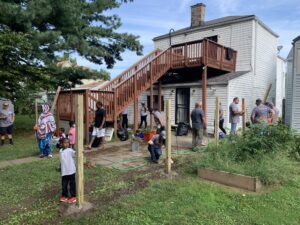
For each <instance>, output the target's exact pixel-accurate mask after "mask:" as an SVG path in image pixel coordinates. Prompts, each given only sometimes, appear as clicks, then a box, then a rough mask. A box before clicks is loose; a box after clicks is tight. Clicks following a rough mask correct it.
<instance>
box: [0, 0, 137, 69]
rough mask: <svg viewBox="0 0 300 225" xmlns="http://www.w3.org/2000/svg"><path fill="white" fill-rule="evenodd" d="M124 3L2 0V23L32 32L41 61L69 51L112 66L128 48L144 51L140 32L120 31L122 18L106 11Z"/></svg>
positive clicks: (34, 50) (32, 44)
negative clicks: (132, 33)
mask: <svg viewBox="0 0 300 225" xmlns="http://www.w3.org/2000/svg"><path fill="white" fill-rule="evenodd" d="M123 2H124V1H123ZM125 2H126V1H125ZM120 5H121V2H119V1H117V0H51V1H49V0H2V1H1V2H0V26H2V27H3V26H7V27H8V28H9V29H10V30H11V31H14V32H22V33H24V34H27V35H30V39H29V43H28V44H29V45H30V47H31V49H32V55H31V57H32V59H34V60H35V61H36V62H38V63H39V64H40V65H48V64H51V63H54V62H55V59H56V57H55V53H56V52H62V51H66V52H78V53H79V55H81V56H83V57H84V58H86V59H87V60H89V61H91V62H93V63H96V64H103V63H106V65H107V67H108V68H111V67H112V66H113V65H114V64H115V63H116V60H122V58H121V53H122V52H124V51H125V50H126V49H129V50H131V51H135V52H136V53H137V54H141V51H142V46H141V45H140V43H139V41H138V36H134V35H131V34H128V33H118V32H116V30H117V29H118V28H119V27H120V26H121V20H120V18H119V17H118V16H117V15H107V14H105V13H104V12H105V11H107V10H110V9H113V8H117V7H119V6H120Z"/></svg>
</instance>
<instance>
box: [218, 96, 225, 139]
mask: <svg viewBox="0 0 300 225" xmlns="http://www.w3.org/2000/svg"><path fill="white" fill-rule="evenodd" d="M219 116H220V121H219V128H220V129H221V131H222V132H223V133H224V134H226V130H225V129H224V109H223V107H222V103H221V102H220V108H219Z"/></svg>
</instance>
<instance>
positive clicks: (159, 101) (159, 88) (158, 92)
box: [157, 79, 162, 112]
mask: <svg viewBox="0 0 300 225" xmlns="http://www.w3.org/2000/svg"><path fill="white" fill-rule="evenodd" d="M157 95H158V103H157V104H158V107H157V108H158V111H159V112H161V111H162V108H161V80H160V79H159V80H158V89H157Z"/></svg>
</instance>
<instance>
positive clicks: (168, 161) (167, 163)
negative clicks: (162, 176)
mask: <svg viewBox="0 0 300 225" xmlns="http://www.w3.org/2000/svg"><path fill="white" fill-rule="evenodd" d="M170 117H171V100H170V99H168V100H167V105H166V132H167V134H166V138H167V140H166V144H167V146H166V156H167V158H166V161H165V171H166V173H167V174H169V173H170V172H171V162H172V159H171V154H172V146H171V145H172V139H171V136H172V133H171V118H170Z"/></svg>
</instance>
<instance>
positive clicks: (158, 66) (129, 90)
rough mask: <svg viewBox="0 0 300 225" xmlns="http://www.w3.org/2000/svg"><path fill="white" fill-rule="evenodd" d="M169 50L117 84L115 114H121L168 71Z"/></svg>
mask: <svg viewBox="0 0 300 225" xmlns="http://www.w3.org/2000/svg"><path fill="white" fill-rule="evenodd" d="M170 62H171V61H170V48H169V49H166V50H165V51H163V52H161V53H160V54H159V55H157V56H156V57H155V58H154V59H152V61H151V62H150V63H148V64H146V65H144V66H143V67H141V68H140V69H139V70H137V71H136V72H135V73H134V74H133V75H132V76H131V77H129V78H128V79H127V80H124V81H123V82H121V83H119V84H118V85H117V86H116V87H115V89H114V92H115V93H114V94H115V101H116V102H115V109H116V111H115V112H116V114H119V113H121V112H122V110H123V109H124V108H125V107H127V106H128V105H129V104H130V103H131V102H132V100H133V98H134V97H135V96H139V95H140V94H141V93H142V92H144V91H146V90H147V89H149V88H150V85H151V84H153V83H154V81H156V80H158V79H159V78H160V77H161V76H162V75H164V74H165V73H166V72H167V71H168V70H169V69H170V65H171V64H170Z"/></svg>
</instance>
